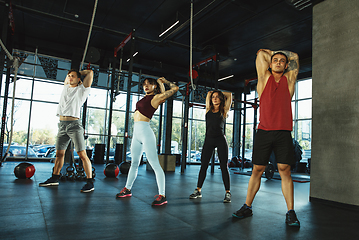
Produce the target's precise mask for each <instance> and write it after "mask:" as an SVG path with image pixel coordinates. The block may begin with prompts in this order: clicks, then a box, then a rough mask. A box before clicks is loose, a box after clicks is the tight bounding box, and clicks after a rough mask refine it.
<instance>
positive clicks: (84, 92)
mask: <svg viewBox="0 0 359 240" xmlns="http://www.w3.org/2000/svg"><path fill="white" fill-rule="evenodd" d="M90 90H91V88H90V87H88V88H85V87H84V85H83V84H80V85H78V86H77V87H70V85H68V84H67V85H64V89H63V90H62V93H61V98H60V102H59V105H58V106H57V112H56V116H60V115H61V116H67V117H75V118H80V109H81V107H82V104H84V102H85V100H86V98H87V97H88V95H89V93H90Z"/></svg>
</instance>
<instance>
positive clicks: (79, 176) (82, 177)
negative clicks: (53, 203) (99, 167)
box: [76, 167, 86, 181]
mask: <svg viewBox="0 0 359 240" xmlns="http://www.w3.org/2000/svg"><path fill="white" fill-rule="evenodd" d="M76 180H80V181H84V180H86V174H85V170H84V169H83V168H82V167H76Z"/></svg>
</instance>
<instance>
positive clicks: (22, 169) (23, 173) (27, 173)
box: [14, 162, 35, 179]
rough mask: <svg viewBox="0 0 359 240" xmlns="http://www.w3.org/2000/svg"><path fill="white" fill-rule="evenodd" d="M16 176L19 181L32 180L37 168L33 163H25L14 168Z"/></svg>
mask: <svg viewBox="0 0 359 240" xmlns="http://www.w3.org/2000/svg"><path fill="white" fill-rule="evenodd" d="M14 174H15V177H17V178H19V179H26V178H31V177H32V176H34V174H35V167H34V165H32V164H31V163H28V162H23V163H20V164H18V165H17V166H16V167H15V168H14Z"/></svg>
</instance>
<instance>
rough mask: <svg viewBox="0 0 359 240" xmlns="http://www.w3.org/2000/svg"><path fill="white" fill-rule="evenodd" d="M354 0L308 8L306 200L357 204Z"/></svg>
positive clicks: (357, 30) (358, 19)
mask: <svg viewBox="0 0 359 240" xmlns="http://www.w3.org/2000/svg"><path fill="white" fill-rule="evenodd" d="M358 12H359V1H353V0H326V1H324V2H321V3H319V4H317V5H315V6H314V7H313V140H312V161H311V186H310V198H311V200H318V199H320V200H327V201H333V202H339V203H343V204H350V205H359V188H358V186H359V174H358V173H359V159H358V158H359V98H358V95H359V87H358V83H359V79H358V77H359V67H358V66H359V25H358V23H359V14H358Z"/></svg>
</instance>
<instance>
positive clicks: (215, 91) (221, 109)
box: [209, 90, 226, 118]
mask: <svg viewBox="0 0 359 240" xmlns="http://www.w3.org/2000/svg"><path fill="white" fill-rule="evenodd" d="M214 93H218V97H219V99H220V100H221V103H220V104H219V111H220V112H221V115H222V117H223V118H224V103H225V101H226V100H225V97H224V94H223V93H222V92H221V91H219V90H213V92H212V94H211V100H210V101H209V106H210V109H211V110H213V109H214V106H213V102H212V96H213V94H214Z"/></svg>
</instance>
